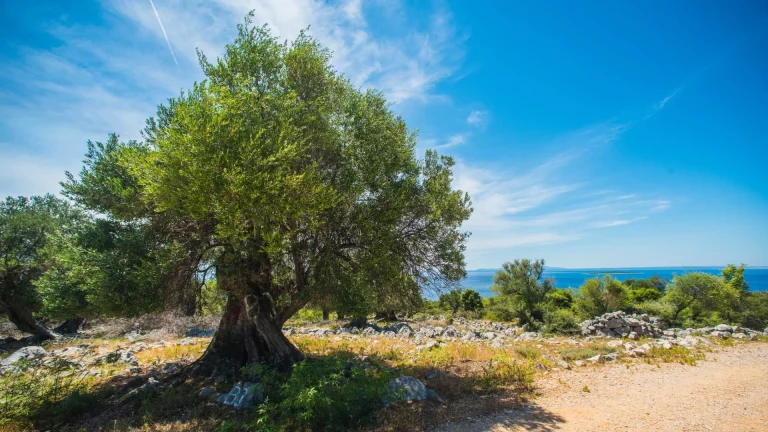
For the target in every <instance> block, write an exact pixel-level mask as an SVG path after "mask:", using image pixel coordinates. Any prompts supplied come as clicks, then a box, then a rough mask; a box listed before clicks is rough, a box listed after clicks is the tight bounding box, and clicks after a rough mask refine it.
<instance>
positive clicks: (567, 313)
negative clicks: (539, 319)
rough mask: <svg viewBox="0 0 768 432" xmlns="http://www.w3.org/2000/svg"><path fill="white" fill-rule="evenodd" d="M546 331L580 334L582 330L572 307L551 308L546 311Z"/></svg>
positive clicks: (544, 329) (544, 330)
mask: <svg viewBox="0 0 768 432" xmlns="http://www.w3.org/2000/svg"><path fill="white" fill-rule="evenodd" d="M542 331H543V332H544V333H548V334H578V333H579V332H580V331H581V326H579V320H578V319H577V317H576V314H575V313H574V312H573V311H572V310H570V309H551V310H548V311H546V312H545V313H544V327H543V328H542Z"/></svg>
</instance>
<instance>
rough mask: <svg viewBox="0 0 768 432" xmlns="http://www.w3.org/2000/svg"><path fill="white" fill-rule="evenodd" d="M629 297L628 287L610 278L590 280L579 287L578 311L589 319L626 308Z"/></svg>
mask: <svg viewBox="0 0 768 432" xmlns="http://www.w3.org/2000/svg"><path fill="white" fill-rule="evenodd" d="M627 296H628V294H627V287H626V286H625V285H623V284H622V283H621V282H619V281H618V280H616V279H614V278H612V277H610V276H605V277H604V278H602V279H599V278H592V279H588V280H587V281H585V282H584V284H583V285H581V287H579V292H578V298H577V299H576V309H577V310H578V312H579V315H581V317H582V318H587V319H588V318H591V317H593V316H598V315H602V314H604V313H606V312H613V311H617V310H620V309H623V308H625V307H626V306H627Z"/></svg>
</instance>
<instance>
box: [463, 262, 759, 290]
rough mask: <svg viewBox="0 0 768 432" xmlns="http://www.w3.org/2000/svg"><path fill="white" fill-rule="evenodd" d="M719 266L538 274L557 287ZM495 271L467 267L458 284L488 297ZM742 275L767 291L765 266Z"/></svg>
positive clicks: (713, 271)
mask: <svg viewBox="0 0 768 432" xmlns="http://www.w3.org/2000/svg"><path fill="white" fill-rule="evenodd" d="M722 269H723V268H722V267H648V268H591V269H563V268H545V270H544V274H543V276H542V278H552V279H554V281H555V286H556V287H557V288H578V287H579V286H581V284H583V283H584V281H585V280H587V279H591V278H594V277H603V276H605V275H611V276H612V277H614V278H616V279H618V280H620V281H624V280H625V279H648V278H650V277H651V276H653V275H659V276H660V277H661V278H662V279H669V280H672V278H673V277H674V276H675V275H681V274H683V273H688V272H701V273H709V274H713V275H719V274H720V271H721V270H722ZM496 271H497V270H496V269H481V270H469V271H467V277H466V278H465V279H464V280H463V281H462V282H461V286H462V287H463V288H472V289H473V290H475V291H477V292H479V293H480V295H481V296H483V297H492V296H493V295H495V293H494V292H493V291H491V289H490V286H491V285H493V275H494V274H496ZM744 279H746V281H747V284H748V285H749V289H750V291H768V267H755V268H747V269H746V270H745V271H744Z"/></svg>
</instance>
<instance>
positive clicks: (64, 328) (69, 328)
mask: <svg viewBox="0 0 768 432" xmlns="http://www.w3.org/2000/svg"><path fill="white" fill-rule="evenodd" d="M84 322H85V318H81V317H77V318H70V319H68V320H65V321H64V322H63V323H61V324H59V326H58V327H56V328H54V329H53V331H54V332H56V333H60V334H72V333H77V331H78V330H79V329H80V326H81V325H83V323H84Z"/></svg>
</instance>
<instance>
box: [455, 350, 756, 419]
mask: <svg viewBox="0 0 768 432" xmlns="http://www.w3.org/2000/svg"><path fill="white" fill-rule="evenodd" d="M538 383H539V392H540V395H539V396H538V397H537V398H536V399H535V400H533V401H531V403H529V404H528V405H526V406H525V407H523V408H521V409H517V410H513V411H508V412H505V413H501V414H497V415H494V416H491V417H485V418H481V419H478V420H476V421H467V422H463V423H460V424H459V423H454V424H450V425H448V426H446V427H444V428H442V429H440V430H441V431H444V432H476V431H493V432H510V431H580V432H581V431H675V432H677V431H685V432H688V431H739V432H747V431H768V344H766V343H750V344H745V345H740V346H737V347H730V348H721V350H720V352H718V353H710V354H707V360H704V361H700V362H699V363H698V364H697V365H696V366H683V365H679V364H662V365H661V366H660V367H657V366H655V365H648V364H638V365H634V364H633V365H631V367H630V368H629V369H628V368H627V367H626V365H618V364H617V365H611V366H606V367H602V368H595V369H592V370H584V369H581V370H574V371H563V372H558V373H556V374H553V375H550V376H549V377H546V378H544V379H542V380H540V381H538ZM584 386H587V387H588V389H589V391H588V392H587V391H585V390H586V389H585V387H584Z"/></svg>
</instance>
